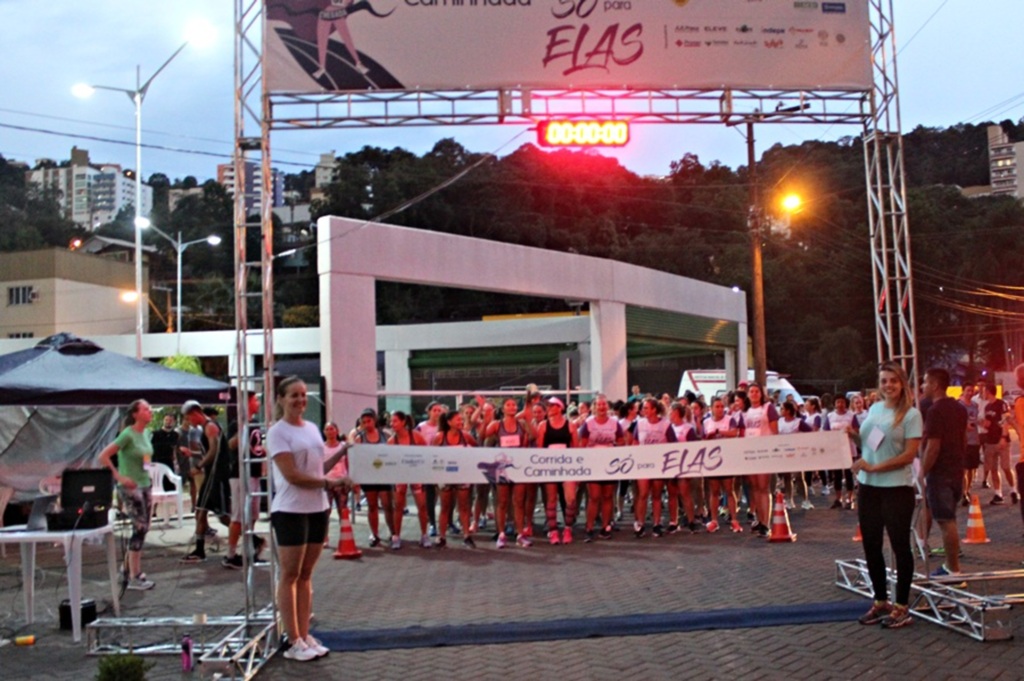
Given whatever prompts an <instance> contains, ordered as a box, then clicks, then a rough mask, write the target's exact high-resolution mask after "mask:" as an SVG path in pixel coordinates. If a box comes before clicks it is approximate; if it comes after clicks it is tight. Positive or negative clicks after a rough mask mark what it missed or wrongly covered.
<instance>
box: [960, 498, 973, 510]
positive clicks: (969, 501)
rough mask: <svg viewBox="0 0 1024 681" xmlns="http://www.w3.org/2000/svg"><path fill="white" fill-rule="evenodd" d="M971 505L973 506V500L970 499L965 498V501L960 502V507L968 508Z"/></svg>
mask: <svg viewBox="0 0 1024 681" xmlns="http://www.w3.org/2000/svg"><path fill="white" fill-rule="evenodd" d="M970 505H971V498H970V497H966V496H965V497H964V498H963V499H961V500H960V506H961V507H963V508H967V507H968V506H970Z"/></svg>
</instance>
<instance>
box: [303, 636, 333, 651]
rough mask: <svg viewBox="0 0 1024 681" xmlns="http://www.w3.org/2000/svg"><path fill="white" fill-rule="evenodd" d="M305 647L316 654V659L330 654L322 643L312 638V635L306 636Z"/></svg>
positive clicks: (328, 649)
mask: <svg viewBox="0 0 1024 681" xmlns="http://www.w3.org/2000/svg"><path fill="white" fill-rule="evenodd" d="M306 645H307V646H308V647H309V649H310V650H312V651H313V652H315V653H316V656H317V657H323V656H324V655H326V654H327V653H329V652H331V649H330V648H328V647H327V646H325V645H324V644H323V643H321V642H320V641H318V640H317V639H315V638H313V634H307V635H306Z"/></svg>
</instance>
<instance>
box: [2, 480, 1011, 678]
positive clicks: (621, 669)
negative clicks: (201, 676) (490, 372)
mask: <svg viewBox="0 0 1024 681" xmlns="http://www.w3.org/2000/svg"><path fill="white" fill-rule="evenodd" d="M982 498H983V500H984V501H987V498H988V497H987V495H986V494H984V493H983V495H982ZM817 499H820V497H816V500H817ZM983 511H984V520H985V525H986V529H987V533H988V536H989V537H990V538H991V539H992V542H991V543H989V544H983V545H974V546H968V547H966V551H967V554H966V558H965V559H964V567H965V570H968V571H972V572H977V571H994V570H1008V569H1016V568H1018V567H1020V566H1021V559H1022V558H1024V551H1022V547H1024V541H1022V539H1021V529H1022V524H1021V518H1020V510H1019V507H1016V506H1010V505H1007V506H1004V507H990V506H985V507H984V508H983ZM541 515H542V514H541V513H539V512H538V514H537V516H536V518H537V520H540V518H541ZM966 515H967V514H966V512H964V513H963V514H962V516H961V526H963V525H964V524H965V523H966ZM790 517H791V521H792V525H793V530H794V531H795V532H796V533H798V541H797V542H796V543H793V544H769V543H766V542H764V541H763V540H760V539H756V538H754V537H752V536H751V535H750V534H749V533H744V534H742V535H733V534H731V533H729V532H719V533H717V534H714V535H707V534H700V535H689V534H685V535H684V534H680V535H674V536H670V537H665V538H662V539H653V538H648V539H643V540H636V539H634V538H633V537H632V535H631V533H630V532H628V531H627V530H623V531H622V532H619V533H617V534H616V535H615V538H614V540H612V541H610V542H599V543H595V544H584V543H582V541H580V540H581V539H582V537H581V536H580V537H578V539H577V542H576V543H574V544H573V545H571V546H557V547H552V546H547V545H542V544H541V543H540V542H538V544H537V545H535V546H534V547H533V548H530V549H519V548H508V549H505V550H502V551H498V550H497V549H495V548H494V545H493V543H492V542H490V541H488V538H489V534H487V535H485V534H484V533H480V534H479V535H478V536H477V539H478V545H479V547H480V548H478V549H476V550H470V549H466V548H464V547H463V546H462V542H461V541H460V539H459V538H458V537H454V538H452V539H451V540H450V542H449V548H447V549H445V550H443V551H441V550H424V549H420V548H418V547H417V546H416V545H415V543H414V542H415V537H414V535H413V534H412V532H410V530H412V531H415V526H416V523H415V521H414V519H411V520H410V521H407V522H406V524H405V529H406V533H405V539H406V544H405V546H404V547H403V548H402V550H401V551H399V552H392V551H390V550H387V549H384V548H376V549H369V548H367V547H366V526H365V514H363V513H361V514H358V516H357V518H356V527H355V534H356V539H357V542H358V544H359V545H360V548H361V549H362V550H363V558H362V559H361V560H358V561H336V560H332V559H331V558H330V555H329V554H325V557H324V559H322V561H321V563H320V565H319V566H318V568H317V573H316V577H315V590H316V595H315V597H314V598H315V613H316V622H315V626H314V630H315V631H319V632H336V631H341V630H364V631H365V630H378V629H395V630H400V629H404V628H405V627H411V626H420V627H427V628H431V627H437V626H442V625H472V624H475V623H496V622H508V623H510V625H514V624H529V623H531V622H538V621H548V620H561V619H574V618H579V619H590V618H595V617H612V616H622V615H656V614H665V613H704V612H709V611H715V610H726V609H735V608H766V607H771V606H778V605H794V604H828V603H832V604H843V603H847V604H848V603H850V602H855V603H856V602H863V604H864V606H865V608H866V607H867V605H868V601H867V600H866V599H863V598H861V597H859V596H857V595H854V594H851V593H849V592H846V591H843V590H841V589H839V588H838V587H836V586H835V560H836V559H837V558H858V557H860V556H861V551H860V545H859V544H858V543H854V542H852V541H851V538H852V536H853V534H854V531H855V526H856V515H855V513H853V512H850V511H834V510H828V509H824V508H818V509H814V510H812V511H802V510H798V511H794V512H791V516H790ZM620 525H622V526H625V525H626V523H620ZM538 529H539V527H538ZM221 533H222V534H223V533H224V530H223V528H222V529H221ZM337 533H338V530H337V526H336V522H335V523H334V525H333V526H332V530H331V541H332V543H335V542H336V541H337ZM187 536H188V531H187V530H172V531H164V532H161V531H154V532H153V533H152V534H151V535H150V539H149V543H148V545H147V548H146V557H145V561H146V563H145V569H146V571H147V572H148V574H149V575H150V577H151V578H152V579H154V580H155V581H156V582H157V587H156V588H155V589H154V590H153V591H150V592H142V593H140V592H129V593H128V595H127V596H126V597H125V599H124V602H123V606H122V607H123V614H124V615H125V616H128V617H142V616H165V615H178V616H192V615H193V614H195V613H197V612H205V613H207V614H208V615H209V616H211V617H212V616H215V615H233V614H237V613H239V612H240V610H241V608H242V604H243V596H242V593H243V591H242V584H241V573H238V572H234V571H229V570H225V569H223V568H222V567H221V566H220V564H219V559H220V556H221V555H223V554H211V556H212V558H211V560H210V561H208V562H207V563H205V564H203V565H199V566H195V565H181V564H180V563H178V562H177V558H178V557H179V556H181V555H183V554H184V553H185V548H184V541H185V540H186V538H187ZM933 540H934V541H937V535H933ZM83 558H84V561H85V585H84V592H85V594H86V596H87V597H93V598H96V599H97V604H98V605H99V607H100V608H101V609H102V608H103V607H105V606H106V605H108V603H107V601H103V600H101V599H102V598H103V597H104V593H106V594H107V598H108V599H109V591H108V590H106V585H105V584H104V583H103V578H104V577H105V565H104V564H103V554H102V551H100V550H99V549H98V548H95V547H91V548H90V549H88V550H87V551H86V553H85V555H84V556H83ZM38 562H39V567H40V569H39V571H38V573H39V574H38V575H37V587H36V595H37V604H36V617H37V619H36V623H35V624H34V625H31V626H26V625H25V624H24V612H23V605H22V592H21V587H20V570H19V567H18V566H19V564H18V557H17V551H16V550H13V551H12V550H9V551H8V555H7V558H5V559H2V560H0V604H2V608H0V612H3V613H4V614H3V615H0V632H2V635H3V636H5V637H9V636H10V635H11V634H19V635H20V634H24V633H34V634H35V635H36V636H37V637H38V639H39V640H38V643H37V644H36V645H35V646H33V647H13V646H7V647H3V648H0V669H2V670H3V671H2V678H3V679H5V680H6V679H27V678H32V679H59V680H65V679H68V680H70V679H83V678H91V677H92V675H93V674H94V673H95V669H96V665H97V661H96V659H95V658H91V657H87V656H86V655H85V654H84V653H85V645H84V643H83V644H82V645H76V644H72V643H71V635H70V632H65V631H60V630H59V629H58V626H57V616H56V610H57V603H58V601H59V600H62V599H64V598H66V597H67V596H66V593H67V592H66V584H65V580H64V575H63V563H62V561H61V557H60V555H59V553H58V551H57V550H56V549H53V548H52V547H45V548H40V556H39V561H38ZM932 567H933V568H934V567H936V565H934V564H933V565H932ZM919 569H923V565H919ZM1021 581H1024V580H1021ZM1009 584H1012V586H1008V583H1002V584H999V585H994V584H989V585H987V588H989V589H990V592H991V593H1006V592H1007V588H1009V589H1010V590H1011V591H1014V592H1018V593H1019V592H1020V591H1021V584H1020V581H1014V582H1011V583H1009ZM257 600H258V602H269V594H267V593H266V589H265V588H264V589H263V593H261V594H260V596H259V598H258V599H257ZM1020 610H1021V609H1020V608H1019V607H1018V608H1016V609H1015V610H1012V611H1010V613H1009V614H1008V619H1009V620H1010V624H1011V625H1012V626H1013V627H1014V628H1015V630H1017V631H1018V636H1020V635H1022V634H1021V633H1020V632H1024V628H1022V625H1024V622H1022V617H1021V615H1020ZM399 633H401V632H399ZM607 634H608V635H607V636H602V637H599V638H591V639H569V640H555V641H539V642H528V643H509V644H502V645H476V646H454V645H453V646H445V647H435V648H407V649H391V650H381V651H374V652H358V653H338V652H334V653H332V654H331V655H329V656H328V657H327V658H325V659H322V660H319V661H316V662H312V663H308V664H299V663H295V662H289V661H287V660H284V659H283V658H281V657H280V656H277V657H275V659H274V660H272V661H271V662H270V663H269V664H268V665H267V666H266V667H265V668H264V670H263V671H262V672H261V673H260V678H265V679H288V680H291V679H294V680H299V679H303V680H305V679H307V678H308V677H309V675H310V674H316V675H317V677H319V678H328V679H337V678H354V679H397V678H401V679H437V678H439V677H442V676H447V677H449V678H453V679H469V678H472V679H497V678H502V677H506V676H507V675H508V674H509V673H510V672H511V673H514V674H515V675H516V676H517V677H522V678H531V679H556V678H557V679H559V681H569V680H572V679H633V678H639V679H663V678H664V679H668V678H673V679H679V678H697V679H703V678H706V679H717V678H725V677H735V678H746V677H751V676H754V675H756V676H758V677H760V678H767V679H811V678H818V679H820V678H855V677H857V676H861V675H866V676H867V677H869V678H873V679H885V678H894V679H895V678H903V679H916V678H926V677H927V678H929V679H941V678H954V677H958V676H962V675H963V674H969V675H970V676H972V677H974V678H987V679H1019V678H1021V672H1020V670H1021V669H1024V647H1022V646H1021V645H1020V644H1019V642H1018V641H1001V642H1000V641H993V642H985V643H982V642H978V641H975V640H972V639H970V638H968V637H966V636H963V635H961V634H957V633H954V632H951V631H949V630H946V629H943V628H940V627H938V626H937V625H934V624H931V623H928V622H924V621H917V622H915V623H914V625H913V626H912V627H909V628H907V629H902V630H898V631H887V630H883V629H881V628H879V627H862V626H859V625H857V624H856V622H852V621H850V622H840V623H828V624H812V625H791V626H773V627H762V628H743V629H732V630H717V631H708V630H702V631H691V632H677V633H666V634H656V635H646V636H631V635H630V632H629V631H625V630H623V631H609V632H607ZM105 640H106V639H105ZM151 659H154V660H156V661H157V667H156V668H155V669H154V670H152V671H151V672H150V676H149V678H150V679H154V680H158V679H179V678H182V674H181V673H180V671H179V660H178V658H177V657H155V658H151ZM197 676H198V675H197Z"/></svg>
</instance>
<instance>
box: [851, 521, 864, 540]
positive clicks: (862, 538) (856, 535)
mask: <svg viewBox="0 0 1024 681" xmlns="http://www.w3.org/2000/svg"><path fill="white" fill-rule="evenodd" d="M853 541H864V535H862V534H861V533H860V523H857V533H856V534H854V535H853Z"/></svg>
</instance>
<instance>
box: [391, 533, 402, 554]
mask: <svg viewBox="0 0 1024 681" xmlns="http://www.w3.org/2000/svg"><path fill="white" fill-rule="evenodd" d="M400 548H402V538H401V537H399V536H398V535H397V534H396V535H392V537H391V550H392V551H397V550H399V549H400Z"/></svg>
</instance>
